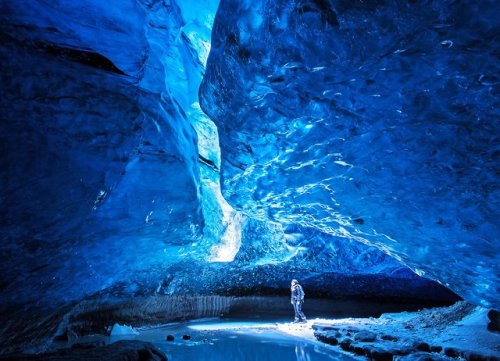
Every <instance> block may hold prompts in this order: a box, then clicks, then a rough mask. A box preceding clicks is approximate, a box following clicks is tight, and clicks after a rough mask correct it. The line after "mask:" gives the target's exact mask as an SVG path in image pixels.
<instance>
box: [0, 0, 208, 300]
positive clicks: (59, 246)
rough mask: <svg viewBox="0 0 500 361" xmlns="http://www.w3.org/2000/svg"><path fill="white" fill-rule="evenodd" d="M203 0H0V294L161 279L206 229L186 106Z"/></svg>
mask: <svg viewBox="0 0 500 361" xmlns="http://www.w3.org/2000/svg"><path fill="white" fill-rule="evenodd" d="M203 5H204V6H203V7H202V8H201V9H200V10H198V11H196V12H194V8H196V7H197V6H194V7H193V4H184V5H179V4H176V3H175V2H169V3H168V4H167V3H165V4H164V3H163V2H150V1H137V2H136V1H122V2H113V3H106V4H105V3H102V2H99V1H90V0H89V1H78V2H68V1H52V2H50V3H47V2H45V1H21V2H20V1H3V2H2V3H1V5H0V6H1V11H0V13H1V34H2V44H1V46H0V52H1V56H2V59H3V60H2V89H3V91H2V98H1V103H0V109H1V113H2V122H1V125H0V127H1V130H0V137H1V142H0V144H1V146H2V156H1V160H0V162H1V163H0V167H1V169H2V172H1V176H0V177H1V178H0V179H1V198H0V202H1V206H0V208H1V209H2V217H1V220H0V222H1V230H0V232H1V234H0V236H1V239H2V263H1V266H0V267H1V272H0V273H1V274H2V276H1V277H2V282H1V287H2V294H3V295H4V296H5V297H3V299H2V301H12V302H21V303H22V302H33V300H36V301H37V302H41V303H48V304H50V303H51V302H54V301H61V300H73V299H79V298H81V297H83V296H86V295H89V294H92V293H94V292H98V291H101V290H103V289H106V288H107V287H109V286H110V285H113V284H115V283H116V282H119V281H123V280H131V279H132V280H133V279H135V278H136V277H139V276H137V275H138V274H140V275H141V276H140V277H142V278H143V279H147V280H150V282H154V283H155V284H156V283H157V282H156V278H158V277H159V276H158V275H161V274H162V273H163V271H164V269H165V268H167V267H168V266H169V265H170V264H172V263H173V262H175V261H177V258H178V257H179V256H178V252H179V249H180V248H181V247H182V246H184V245H186V244H190V243H191V242H193V240H196V239H199V238H200V237H202V234H203V227H204V224H205V221H204V217H203V212H202V205H201V200H200V199H201V187H200V173H199V168H198V167H199V165H198V147H197V135H196V132H195V130H194V128H193V125H192V122H191V121H190V120H189V119H188V116H187V115H186V114H187V111H188V109H189V106H190V105H191V102H192V101H193V99H196V101H197V89H198V86H199V82H200V81H201V72H202V70H203V68H204V67H203V63H202V62H203V59H205V60H206V57H207V55H208V50H209V49H207V45H206V43H208V46H209V40H210V30H211V25H212V21H213V17H214V15H215V11H216V8H217V2H216V1H211V2H204V3H203ZM193 34H195V35H196V36H195V37H194V36H193ZM198 108H199V107H198ZM207 247H208V246H207ZM193 250H195V248H193ZM204 251H205V250H203V249H200V252H201V253H203V252H204ZM192 253H196V252H192ZM155 277H156V278H155ZM151 279H153V280H154V281H151ZM127 283H130V282H127Z"/></svg>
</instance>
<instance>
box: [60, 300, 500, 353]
mask: <svg viewBox="0 0 500 361" xmlns="http://www.w3.org/2000/svg"><path fill="white" fill-rule="evenodd" d="M486 312H487V311H486V310H485V309H483V308H480V307H475V306H471V305H469V304H467V303H465V302H458V303H456V304H455V305H452V306H449V307H437V308H429V309H422V310H419V311H416V312H398V313H386V314H383V315H382V316H380V317H363V318H352V317H347V318H336V319H334V318H329V319H320V318H315V319H310V320H309V321H308V322H307V323H305V324H293V323H292V322H290V318H284V317H281V316H280V317H270V316H265V317H254V318H252V319H248V318H246V319H242V318H208V319H199V320H193V321H188V322H178V323H170V324H165V325H158V326H148V327H142V328H136V329H132V328H128V327H123V328H121V327H118V329H119V332H124V333H127V329H129V330H130V331H132V332H134V333H135V334H122V335H118V336H109V337H104V336H87V337H83V338H80V339H78V340H76V341H75V342H77V344H76V345H73V347H75V346H76V347H77V348H80V347H86V346H85V345H96V344H97V345H110V344H111V345H112V344H114V343H117V342H120V341H123V340H128V341H130V340H135V341H144V342H149V343H151V344H153V345H154V346H155V347H156V348H157V349H158V350H159V351H161V353H163V354H164V355H166V356H167V358H168V360H210V361H216V360H261V361H264V360H297V361H301V360H304V361H306V360H307V361H310V360H318V361H321V360H366V359H370V360H380V361H385V360H388V361H390V360H420V361H424V360H427V361H428V360H449V361H452V360H467V361H478V360H483V361H493V360H500V358H499V357H498V355H500V334H499V333H495V332H490V331H488V330H487V329H486V324H487V316H486ZM119 332H118V333H119ZM65 347H68V345H65Z"/></svg>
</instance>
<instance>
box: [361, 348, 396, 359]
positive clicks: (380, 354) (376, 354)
mask: <svg viewBox="0 0 500 361" xmlns="http://www.w3.org/2000/svg"><path fill="white" fill-rule="evenodd" d="M367 356H368V358H369V359H370V360H374V361H392V359H393V357H394V355H393V354H392V352H390V351H387V350H378V349H372V350H370V352H369V353H367Z"/></svg>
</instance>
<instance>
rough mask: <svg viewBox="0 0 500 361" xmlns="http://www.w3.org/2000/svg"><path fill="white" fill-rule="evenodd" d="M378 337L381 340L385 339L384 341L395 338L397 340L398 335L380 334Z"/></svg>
mask: <svg viewBox="0 0 500 361" xmlns="http://www.w3.org/2000/svg"><path fill="white" fill-rule="evenodd" d="M380 338H381V339H382V340H385V341H397V340H399V338H398V337H396V336H392V335H382V336H380Z"/></svg>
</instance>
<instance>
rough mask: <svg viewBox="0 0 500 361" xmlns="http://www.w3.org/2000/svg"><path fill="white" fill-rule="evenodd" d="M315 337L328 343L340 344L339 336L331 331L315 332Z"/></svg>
mask: <svg viewBox="0 0 500 361" xmlns="http://www.w3.org/2000/svg"><path fill="white" fill-rule="evenodd" d="M314 337H316V338H317V339H318V341H321V342H323V343H326V344H328V345H332V346H337V345H338V344H339V341H338V340H337V338H336V337H335V336H334V335H333V334H331V333H329V332H314Z"/></svg>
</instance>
